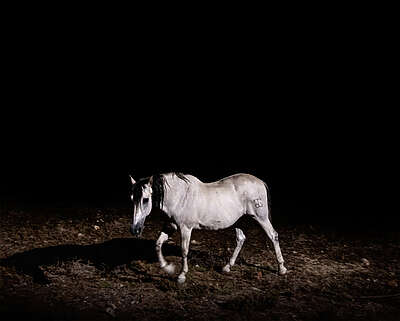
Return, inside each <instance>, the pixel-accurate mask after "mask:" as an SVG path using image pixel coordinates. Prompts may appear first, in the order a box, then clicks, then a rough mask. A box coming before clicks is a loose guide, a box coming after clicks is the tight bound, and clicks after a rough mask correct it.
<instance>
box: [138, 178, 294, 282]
mask: <svg viewBox="0 0 400 321" xmlns="http://www.w3.org/2000/svg"><path fill="white" fill-rule="evenodd" d="M131 181H132V184H133V186H132V195H131V199H132V201H133V205H134V206H133V207H134V214H133V220H132V225H131V233H132V234H133V235H134V236H140V234H141V233H142V230H143V226H144V221H145V219H146V216H148V215H149V214H150V212H151V210H152V208H159V209H160V210H162V211H163V212H164V213H165V214H166V215H168V217H169V219H170V220H169V222H170V224H169V226H170V227H172V229H170V230H171V231H174V230H177V229H178V228H179V230H180V232H181V246H182V270H181V273H180V274H179V276H178V282H179V283H183V282H185V280H186V276H185V275H186V273H187V272H188V264H187V255H188V252H189V244H190V236H191V233H192V230H193V229H209V230H219V229H224V228H227V227H230V226H232V225H233V224H234V223H235V222H236V221H237V220H238V219H239V218H240V217H241V216H243V215H245V214H247V215H250V216H251V217H252V218H254V219H255V220H256V221H257V222H258V223H259V224H260V225H261V227H262V228H263V230H264V231H265V232H266V233H267V235H268V237H269V238H270V240H271V241H272V244H273V246H274V249H275V254H276V259H277V261H278V272H279V274H281V275H283V274H285V273H286V271H287V270H286V268H285V266H284V265H283V263H284V261H283V257H282V253H281V249H280V247H279V242H278V233H277V232H276V231H275V230H274V228H273V227H272V224H271V221H270V215H269V214H270V213H269V212H270V208H269V199H268V198H269V193H268V187H267V185H266V184H265V183H264V182H263V181H262V180H260V179H258V178H257V177H254V176H252V175H248V174H236V175H232V176H229V177H226V178H223V179H221V180H219V181H216V182H213V183H203V182H201V181H200V180H199V179H197V178H196V177H194V176H192V175H183V174H181V173H168V174H161V175H153V176H151V177H149V178H144V179H141V180H139V181H138V182H136V181H135V180H134V179H133V178H132V177H131ZM171 231H168V230H167V229H163V231H162V232H161V234H160V236H159V238H158V240H157V243H156V251H157V255H158V259H159V262H160V266H161V268H163V269H164V270H165V271H166V272H168V273H173V272H174V271H175V267H174V266H173V264H168V263H167V261H166V260H165V258H164V257H163V255H162V250H161V248H162V245H163V243H164V242H165V241H166V240H168V237H169V236H170V235H171ZM245 239H246V237H245V235H244V233H243V231H242V230H241V229H239V228H236V248H235V250H234V251H233V255H232V257H231V258H230V260H229V263H228V264H227V265H225V267H224V268H223V271H224V272H229V271H230V269H231V267H232V266H233V265H234V264H235V261H236V258H237V256H238V254H239V252H240V250H241V248H242V246H243V243H244V241H245Z"/></svg>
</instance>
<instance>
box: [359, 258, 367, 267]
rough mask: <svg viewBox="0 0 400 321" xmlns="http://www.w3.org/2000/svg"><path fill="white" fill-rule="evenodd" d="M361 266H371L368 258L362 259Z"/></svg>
mask: <svg viewBox="0 0 400 321" xmlns="http://www.w3.org/2000/svg"><path fill="white" fill-rule="evenodd" d="M361 264H362V265H364V266H369V261H368V260H367V259H366V258H364V257H363V258H362V259H361Z"/></svg>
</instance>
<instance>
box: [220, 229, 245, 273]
mask: <svg viewBox="0 0 400 321" xmlns="http://www.w3.org/2000/svg"><path fill="white" fill-rule="evenodd" d="M235 231H236V248H235V250H234V251H233V254H232V257H231V258H230V260H229V263H228V264H227V265H225V266H224V267H223V269H222V271H223V272H230V271H231V267H232V266H234V265H235V262H236V259H237V257H238V255H239V252H240V250H241V249H242V246H243V243H244V241H245V240H246V236H245V235H244V233H243V231H242V230H241V229H240V228H235Z"/></svg>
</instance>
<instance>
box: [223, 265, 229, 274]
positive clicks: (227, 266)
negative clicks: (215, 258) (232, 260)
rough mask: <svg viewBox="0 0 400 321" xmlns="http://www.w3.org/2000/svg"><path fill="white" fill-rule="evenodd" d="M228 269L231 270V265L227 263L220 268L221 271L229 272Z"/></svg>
mask: <svg viewBox="0 0 400 321" xmlns="http://www.w3.org/2000/svg"><path fill="white" fill-rule="evenodd" d="M230 271H231V267H230V265H229V264H227V265H225V266H224V267H223V268H222V272H225V273H229V272H230Z"/></svg>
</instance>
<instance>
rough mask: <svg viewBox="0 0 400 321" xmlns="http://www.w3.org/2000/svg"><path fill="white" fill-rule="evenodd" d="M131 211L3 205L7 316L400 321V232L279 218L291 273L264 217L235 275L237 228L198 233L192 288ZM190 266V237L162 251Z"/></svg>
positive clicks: (2, 314) (2, 286) (1, 283)
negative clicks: (132, 224) (161, 261)
mask: <svg viewBox="0 0 400 321" xmlns="http://www.w3.org/2000/svg"><path fill="white" fill-rule="evenodd" d="M130 215H131V214H130V210H129V209H124V208H108V209H104V208H103V209H96V208H84V207H81V208H56V207H54V208H46V209H40V208H36V209H32V210H26V209H25V210H22V209H19V210H16V209H10V208H7V209H6V208H2V209H1V213H0V259H1V263H0V320H19V319H37V320H94V319H96V320H223V319H229V320H232V321H233V320H261V319H262V320H400V288H399V283H400V242H399V240H400V233H394V232H391V233H387V232H386V233H384V232H379V231H376V232H360V231H359V232H351V231H346V232H344V231H341V232H338V231H336V230H335V229H334V228H326V227H324V228H322V227H320V226H314V225H313V226H311V225H300V226H289V225H283V224H275V225H276V226H275V228H276V230H277V231H278V232H279V238H280V244H281V248H282V253H283V255H284V259H285V262H286V267H287V268H288V270H289V273H288V274H287V275H285V276H278V275H277V272H276V268H277V266H276V264H275V257H274V253H273V248H272V246H271V245H270V244H269V243H267V238H266V235H265V234H264V233H263V231H262V230H261V228H259V227H258V226H257V225H256V224H255V223H253V222H251V221H250V222H244V223H243V224H244V227H245V234H246V236H247V240H246V242H245V245H244V246H243V250H242V252H241V254H240V256H239V259H238V262H237V265H236V266H234V267H233V268H232V271H231V273H230V274H224V273H222V272H221V268H222V267H223V266H224V265H225V264H226V262H227V260H228V257H229V256H230V254H231V253H232V251H233V249H234V245H235V233H234V230H233V229H227V230H223V231H194V232H193V235H192V242H191V248H190V253H189V273H188V274H187V281H186V284H185V285H183V286H180V285H178V284H177V283H176V277H177V275H173V276H169V275H167V274H166V273H164V272H163V271H162V270H161V269H160V268H159V265H158V263H157V258H156V255H155V249H154V248H155V240H156V239H157V236H158V234H159V231H160V229H161V225H162V221H161V220H160V217H158V216H157V215H154V216H150V217H149V218H148V220H147V221H146V224H145V230H144V232H143V235H142V238H141V239H135V238H133V237H132V236H131V235H130V234H129V230H128V228H129V221H130ZM163 250H164V254H165V256H166V258H167V259H168V260H169V261H172V262H174V263H175V264H176V265H177V267H178V268H179V267H180V257H179V255H180V247H179V235H178V234H175V235H174V236H173V237H172V239H171V240H170V241H169V242H168V243H166V244H165V245H164V247H163Z"/></svg>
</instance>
